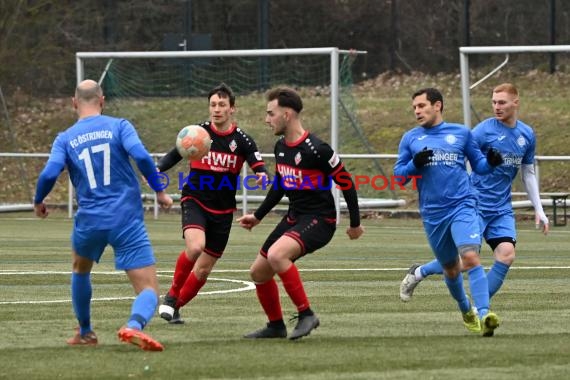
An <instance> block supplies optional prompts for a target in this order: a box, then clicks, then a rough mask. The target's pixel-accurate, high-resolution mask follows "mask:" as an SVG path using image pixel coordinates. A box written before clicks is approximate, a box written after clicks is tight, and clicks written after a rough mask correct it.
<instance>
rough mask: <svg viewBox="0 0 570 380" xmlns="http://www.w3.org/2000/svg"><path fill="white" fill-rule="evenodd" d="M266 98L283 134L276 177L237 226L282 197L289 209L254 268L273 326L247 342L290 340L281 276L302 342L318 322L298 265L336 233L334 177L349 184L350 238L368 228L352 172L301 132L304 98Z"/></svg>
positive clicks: (283, 93)
mask: <svg viewBox="0 0 570 380" xmlns="http://www.w3.org/2000/svg"><path fill="white" fill-rule="evenodd" d="M267 100H268V103H267V115H266V117H265V122H266V123H267V124H268V125H269V126H270V127H271V129H272V130H273V133H274V134H275V135H276V136H282V138H281V139H279V140H278V141H277V143H276V144H275V150H274V153H275V160H276V171H275V178H274V180H273V183H272V186H271V189H270V190H269V192H268V193H267V196H266V198H265V200H264V201H263V203H262V204H261V206H260V207H259V208H258V209H257V210H256V211H255V213H253V214H248V215H244V216H243V217H241V218H239V219H238V222H239V223H240V225H241V226H242V227H244V228H246V229H248V230H251V229H252V228H253V227H255V226H256V225H258V224H259V223H260V221H261V220H262V219H263V218H264V217H265V215H267V213H268V212H269V211H271V209H272V208H273V207H274V206H275V205H277V203H278V202H279V201H280V200H281V198H282V197H283V196H284V195H286V196H287V197H288V198H289V210H288V211H287V215H285V216H284V217H283V219H282V220H281V222H279V224H278V225H277V226H276V227H275V229H274V230H273V232H271V234H270V235H269V237H268V238H267V240H266V241H265V243H264V244H263V246H262V248H261V250H260V252H259V254H258V255H257V257H256V259H255V261H254V262H253V264H252V265H251V268H250V275H251V279H252V280H253V281H254V282H255V287H256V293H257V297H258V299H259V302H260V303H261V306H262V307H263V310H264V311H265V314H266V315H267V318H268V319H269V322H268V323H267V325H266V326H265V327H264V328H261V329H259V330H256V331H254V332H252V333H250V334H247V335H245V338H250V339H258V338H285V337H286V336H287V328H286V326H285V323H284V322H283V312H282V310H281V303H280V300H279V290H278V288H277V282H276V281H275V278H274V277H275V274H277V275H278V276H279V278H280V279H281V281H282V283H283V287H284V288H285V291H286V292H287V294H288V295H289V297H290V298H291V300H292V301H293V303H294V304H295V306H296V308H297V312H298V316H297V318H298V322H297V325H296V326H295V329H294V330H293V332H292V333H291V335H290V336H289V339H298V338H301V337H303V336H306V335H309V334H310V333H311V331H312V330H313V329H315V328H317V327H318V326H319V324H320V321H319V319H318V317H317V316H316V315H315V313H314V312H313V310H312V309H311V307H310V304H309V300H308V298H307V295H306V293H305V290H304V288H303V282H302V280H301V277H300V275H299V272H298V270H297V267H296V265H295V264H294V262H295V261H296V260H298V259H299V258H301V257H303V256H304V255H306V254H309V253H312V252H314V251H316V250H317V249H319V248H322V247H324V246H325V245H326V244H328V242H329V241H330V240H331V239H332V237H333V235H334V233H335V230H336V209H335V203H334V199H333V196H332V194H331V191H330V181H331V178H332V179H333V180H334V181H335V182H337V183H342V184H343V185H346V184H347V183H349V184H350V186H344V189H343V195H344V198H345V200H346V203H347V205H348V210H349V213H350V227H348V229H347V230H346V233H347V234H348V236H349V238H350V239H358V238H359V237H360V236H361V235H362V234H363V232H364V228H363V227H362V226H361V225H360V214H359V208H358V196H357V193H356V190H355V188H354V183H353V182H352V179H351V178H350V173H348V172H347V171H346V169H345V167H344V164H343V163H342V161H341V160H340V158H339V157H338V155H337V154H336V153H335V152H334V151H333V150H332V149H331V147H330V146H329V145H328V144H326V143H325V142H323V141H321V140H320V139H319V138H318V137H316V136H315V135H313V134H311V133H309V132H308V131H306V130H305V129H304V128H303V126H302V124H301V120H300V119H299V113H300V112H301V110H302V109H303V103H302V100H301V98H300V96H299V95H298V94H297V93H296V92H295V91H294V90H292V89H289V88H275V89H273V90H270V91H269V92H268V93H267ZM340 178H342V181H340Z"/></svg>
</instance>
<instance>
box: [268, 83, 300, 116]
mask: <svg viewBox="0 0 570 380" xmlns="http://www.w3.org/2000/svg"><path fill="white" fill-rule="evenodd" d="M266 97H267V101H268V102H271V101H273V100H275V99H277V104H278V105H279V106H280V107H287V108H291V109H292V110H293V111H295V112H297V113H299V112H301V111H302V110H303V101H302V100H301V97H300V96H299V94H298V93H297V92H296V91H295V90H293V89H292V88H289V87H276V88H274V89H272V90H269V91H268V92H267V95H266Z"/></svg>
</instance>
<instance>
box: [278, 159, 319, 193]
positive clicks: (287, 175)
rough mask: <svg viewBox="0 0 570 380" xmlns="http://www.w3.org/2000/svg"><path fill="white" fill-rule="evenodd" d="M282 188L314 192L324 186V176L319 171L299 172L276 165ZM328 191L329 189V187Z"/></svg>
mask: <svg viewBox="0 0 570 380" xmlns="http://www.w3.org/2000/svg"><path fill="white" fill-rule="evenodd" d="M277 172H278V173H279V175H280V176H281V179H282V184H281V185H282V186H283V188H285V189H289V190H316V189H321V190H322V189H323V186H325V185H326V182H329V181H325V175H324V173H322V172H321V171H319V170H310V169H304V171H303V170H300V169H297V168H295V167H291V166H288V165H284V164H277ZM329 189H330V187H329Z"/></svg>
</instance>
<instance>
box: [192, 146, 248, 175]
mask: <svg viewBox="0 0 570 380" xmlns="http://www.w3.org/2000/svg"><path fill="white" fill-rule="evenodd" d="M240 161H243V159H242V160H240V158H239V157H238V156H237V155H235V154H231V153H224V152H213V151H210V152H209V153H208V155H207V156H206V157H204V158H202V160H201V161H193V162H192V168H194V169H205V170H212V171H215V172H231V173H236V172H237V171H239V169H240V168H241V165H242V164H243V162H240Z"/></svg>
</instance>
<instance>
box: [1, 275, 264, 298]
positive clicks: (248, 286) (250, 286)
mask: <svg viewBox="0 0 570 380" xmlns="http://www.w3.org/2000/svg"><path fill="white" fill-rule="evenodd" d="M91 273H92V274H108V275H121V274H124V273H123V272H91ZM2 274H26V275H30V274H32V275H33V274H71V272H56V271H47V272H40V271H32V272H19V273H18V272H8V273H5V272H4V271H0V275H2ZM158 277H167V276H164V275H161V274H158ZM208 280H213V281H222V282H233V283H237V284H243V285H245V286H244V287H241V288H237V289H228V290H212V291H209V292H199V293H198V294H200V295H208V294H226V293H236V292H245V291H248V290H253V289H255V284H254V283H253V282H251V281H243V280H232V279H229V278H216V277H208ZM134 299H135V297H100V298H92V299H91V301H124V300H134ZM70 302H71V299H61V300H40V301H0V305H23V304H25V305H37V304H54V303H70Z"/></svg>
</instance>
